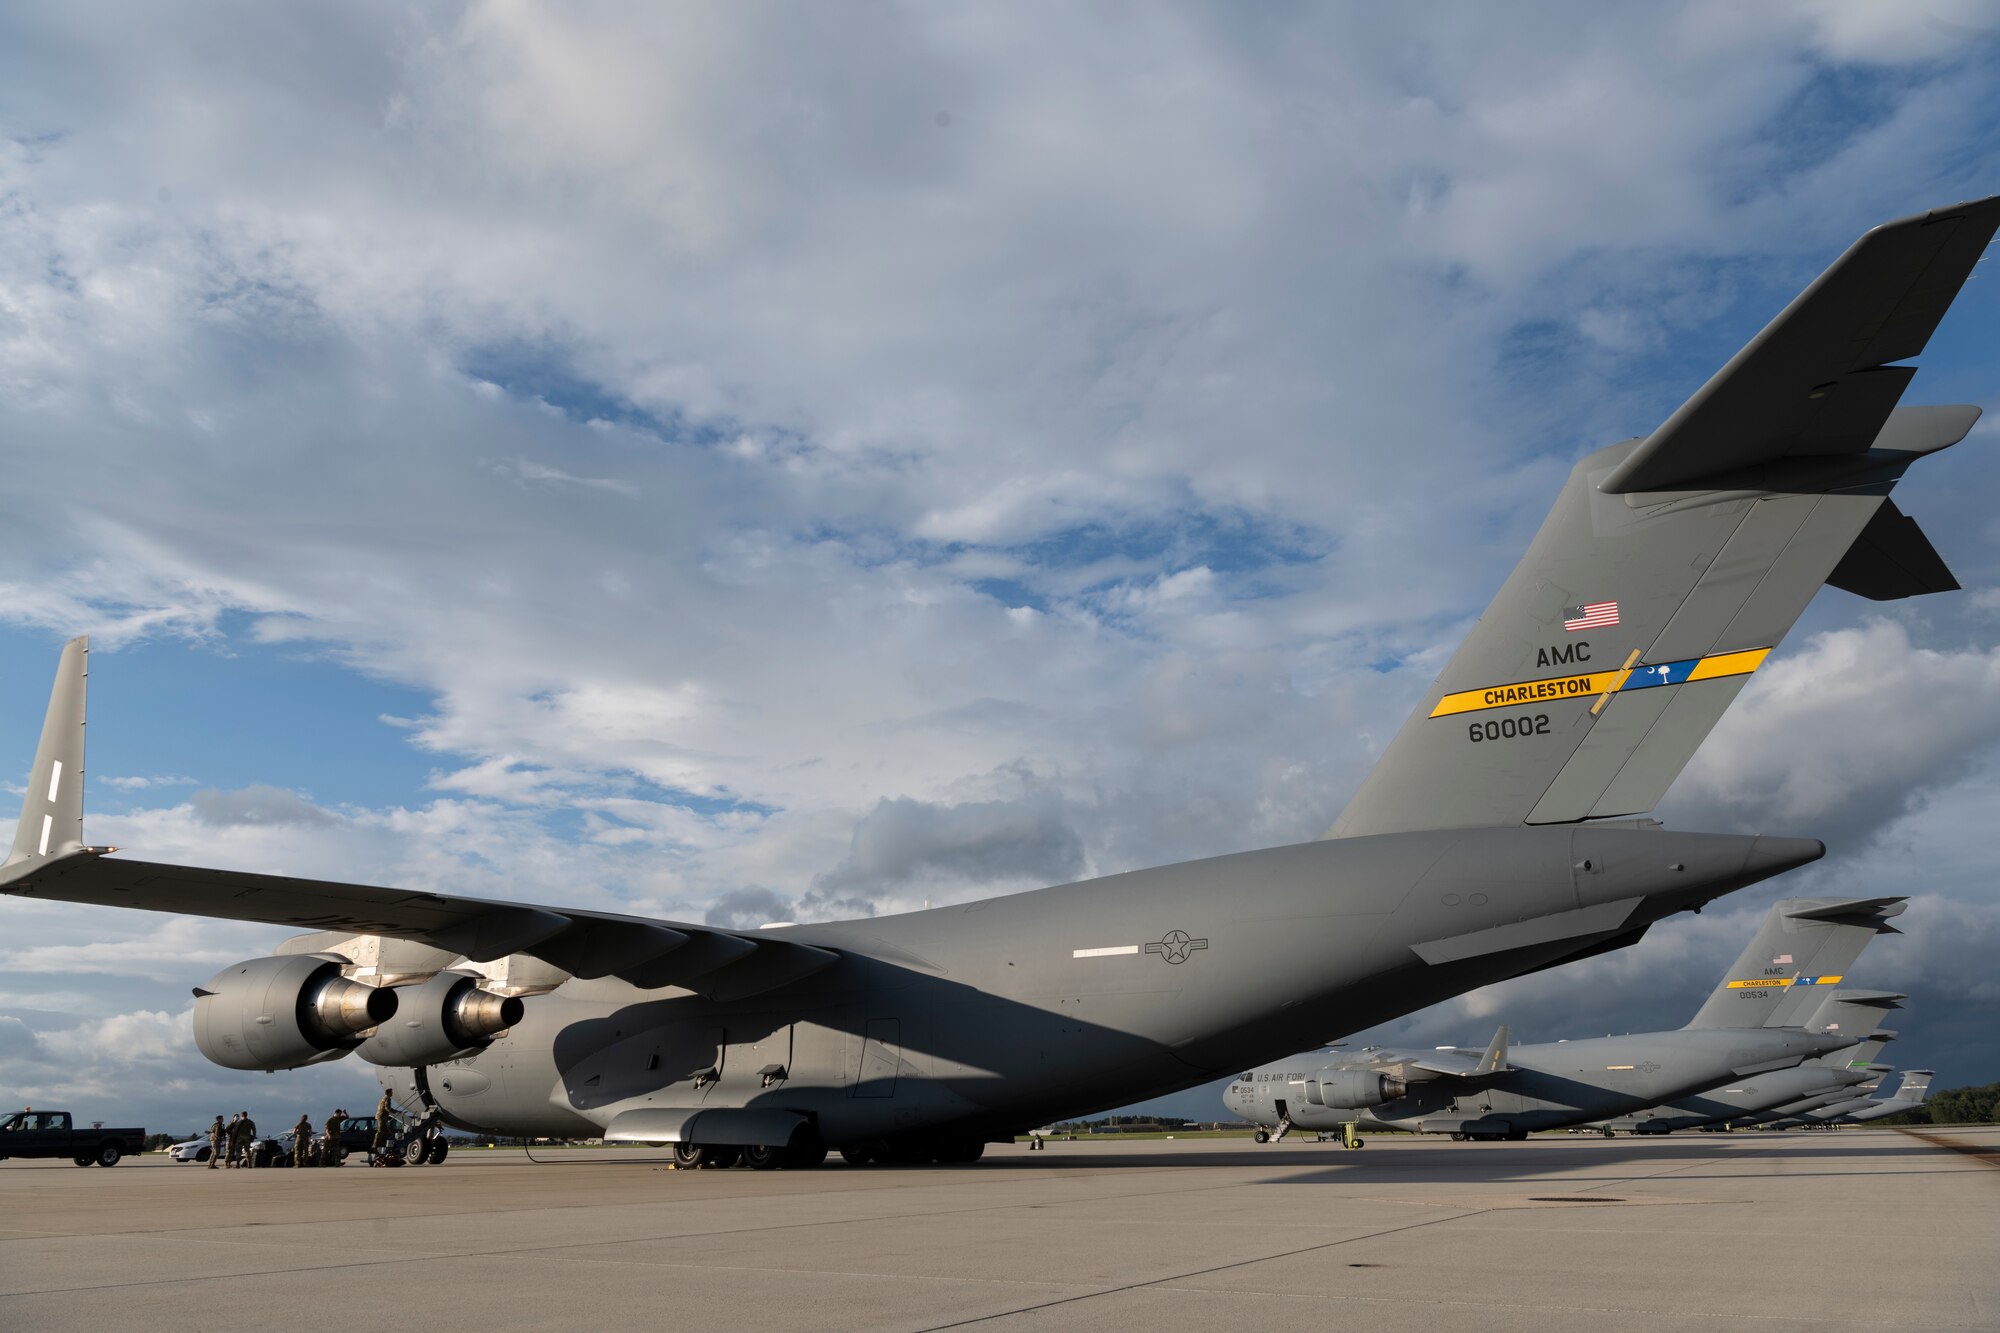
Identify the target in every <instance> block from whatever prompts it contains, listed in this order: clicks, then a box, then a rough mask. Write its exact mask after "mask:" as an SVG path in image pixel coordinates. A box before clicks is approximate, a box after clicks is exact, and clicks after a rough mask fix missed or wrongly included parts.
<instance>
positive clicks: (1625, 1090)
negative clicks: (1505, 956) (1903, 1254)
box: [1223, 898, 1931, 1148]
mask: <svg viewBox="0 0 2000 1333" xmlns="http://www.w3.org/2000/svg"><path fill="white" fill-rule="evenodd" d="M1903 907H1904V900H1903V899H1901V898H1848V899H1835V900H1822V899H1813V898H1788V899H1786V900H1784V901H1782V902H1779V903H1777V904H1775V905H1774V906H1773V907H1772V908H1771V910H1770V911H1769V912H1768V913H1767V914H1766V915H1765V917H1764V921H1763V925H1762V926H1761V927H1760V928H1759V930H1758V931H1757V933H1756V935H1755V936H1753V937H1752V938H1751V940H1750V942H1749V944H1747V945H1746V946H1744V949H1743V952H1742V954H1741V955H1740V956H1739V957H1738V958H1737V959H1736V962H1735V963H1734V964H1733V965H1732V966H1731V967H1730V968H1729V970H1728V971H1727V972H1725V973H1724V974H1723V977H1722V980H1721V981H1720V982H1718V983H1717V984H1716V987H1715V990H1714V991H1713V993H1711V994H1710V995H1709V997H1708V1000H1707V1002H1706V1003H1704V1004H1703V1005H1702V1006H1701V1008H1700V1009H1699V1010H1697V1011H1696V1013H1695V1015H1694V1017H1693V1018H1691V1019H1689V1020H1688V1022H1687V1023H1686V1025H1685V1026H1683V1027H1680V1028H1677V1029H1674V1030H1672V1031H1668V1032H1640V1033H1628V1034H1626V1035H1624V1036H1618V1037H1594V1038H1586V1039H1583V1040H1570V1041H1555V1042H1544V1043H1538V1044H1535V1045H1523V1046H1510V1045H1509V1044H1508V1031H1507V1028H1506V1027H1505V1026H1502V1027H1501V1028H1500V1030H1499V1031H1498V1032H1496V1033H1494V1035H1493V1041H1492V1043H1491V1044H1490V1045H1489V1046H1487V1047H1486V1049H1485V1050H1483V1051H1479V1050H1465V1049H1460V1048H1457V1047H1449V1046H1444V1047H1438V1048H1436V1049H1434V1050H1414V1051H1406V1050H1391V1049H1386V1048H1382V1047H1368V1048H1366V1049H1363V1050H1360V1051H1355V1052H1353V1053H1346V1052H1342V1051H1340V1050H1337V1049H1336V1050H1329V1051H1321V1052H1316V1053H1312V1054H1307V1055H1301V1056H1295V1057H1293V1058H1292V1059H1290V1060H1286V1061H1281V1062H1279V1063H1277V1064H1275V1065H1271V1066H1268V1067H1266V1068H1263V1069H1255V1070H1250V1071H1248V1072H1246V1073H1245V1074H1243V1075H1242V1076H1241V1077H1240V1078H1238V1079H1237V1080H1236V1081H1235V1082H1234V1083H1232V1084H1230V1085H1229V1088H1228V1090H1227V1092H1225V1093H1224V1094H1223V1101H1224V1103H1225V1104H1226V1105H1227V1106H1228V1108H1229V1110H1230V1111H1231V1112H1232V1113H1233V1114H1235V1115H1236V1116H1237V1117H1238V1118H1239V1119H1242V1120H1246V1121H1249V1122H1251V1123H1253V1124H1255V1125H1257V1126H1259V1134H1258V1138H1259V1141H1260V1142H1262V1141H1276V1140H1278V1139H1282V1138H1283V1137H1284V1136H1285V1135H1286V1134H1288V1133H1290V1132H1292V1131H1293V1130H1295V1129H1296V1130H1303V1131H1308V1132H1313V1133H1316V1134H1318V1135H1320V1136H1322V1137H1324V1136H1325V1135H1326V1134H1328V1133H1331V1132H1338V1133H1339V1135H1340V1138H1341V1141H1342V1142H1343V1143H1345V1144H1346V1145H1347V1146H1348V1147H1350V1148H1358V1147H1360V1146H1361V1145H1362V1144H1363V1142H1365V1140H1363V1139H1362V1138H1361V1136H1360V1131H1362V1130H1371V1129H1372V1130H1388V1129H1396V1130H1407V1131H1412V1132H1418V1133H1432V1134H1449V1135H1451V1137H1452V1138H1453V1139H1455V1140H1460V1141H1464V1140H1481V1139H1486V1140H1498V1139H1522V1138H1526V1137H1527V1136H1528V1135H1529V1134H1530V1133H1533V1132H1535V1131H1537V1130H1549V1129H1576V1128H1583V1127H1587V1128H1591V1129H1595V1130H1597V1131H1598V1132H1600V1133H1602V1134H1604V1135H1606V1136H1607V1137H1608V1136H1610V1135H1613V1134H1615V1133H1617V1132H1618V1131H1619V1130H1621V1129H1622V1130H1627V1131H1630V1132H1632V1133H1635V1134H1671V1133H1672V1132H1673V1131H1675V1130H1677V1129H1732V1128H1744V1127H1748V1126H1752V1125H1788V1124H1800V1123H1805V1124H1830V1123H1833V1122H1836V1121H1841V1122H1854V1121H1866V1120H1875V1119H1880V1118H1881V1117H1883V1116H1886V1115H1894V1114H1895V1113H1896V1112H1898V1111H1904V1110H1908V1109H1910V1108H1912V1107H1915V1106H1920V1105H1922V1104H1923V1100H1924V1097H1925V1095H1926V1093H1927V1091H1928V1089H1929V1087H1930V1077H1931V1071H1929V1070H1922V1069H1918V1070H1910V1071H1908V1072H1907V1073H1905V1074H1904V1075H1903V1079H1902V1086H1901V1088H1900V1089H1899V1091H1898V1093H1897V1095H1896V1096H1895V1097H1893V1098H1890V1097H1876V1096H1871V1095H1870V1094H1871V1093H1873V1092H1876V1091H1878V1090H1879V1088H1880V1085H1881V1083H1882V1080H1883V1078H1884V1077H1885V1076H1886V1075H1888V1074H1890V1073H1893V1072H1894V1070H1893V1067H1892V1066H1889V1065H1884V1064H1878V1063H1876V1061H1877V1059H1878V1058H1879V1057H1880V1056H1881V1054H1882V1051H1883V1048H1884V1047H1885V1046H1887V1045H1888V1044H1889V1043H1890V1042H1892V1041H1894V1040H1895V1039H1896V1034H1895V1032H1894V1031H1892V1030H1891V1029H1889V1028H1887V1027H1885V1026H1883V1024H1884V1023H1885V1022H1886V1021H1887V1018H1888V1015H1889V1013H1890V1011H1892V1010H1895V1009H1899V1008H1901V1007H1902V1001H1903V1000H1905V999H1907V998H1908V997H1907V996H1905V995H1901V994H1898V993H1895V992H1892V991H1880V990H1862V989H1858V988H1856V987H1854V986H1852V985H1850V984H1848V983H1850V982H1851V981H1852V979H1853V974H1854V965H1855V963H1856V961H1857V960H1858V959H1859V958H1860V956H1861V951H1862V949H1863V948H1864V947H1866V946H1867V944H1868V943H1869V941H1870V940H1872V939H1874V937H1875V936H1876V935H1878V934H1895V933H1896V928H1895V927H1894V926H1892V925H1890V924H1889V920H1890V918H1891V917H1894V916H1897V915H1900V914H1901V913H1902V911H1903Z"/></svg>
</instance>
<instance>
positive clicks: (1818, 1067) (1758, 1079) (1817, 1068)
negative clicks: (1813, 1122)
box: [1592, 990, 1905, 1138]
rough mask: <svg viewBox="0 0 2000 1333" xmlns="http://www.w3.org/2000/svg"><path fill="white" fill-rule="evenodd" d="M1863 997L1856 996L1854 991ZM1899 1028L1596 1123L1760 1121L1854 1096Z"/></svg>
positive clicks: (1625, 1126) (1878, 1068)
mask: <svg viewBox="0 0 2000 1333" xmlns="http://www.w3.org/2000/svg"><path fill="white" fill-rule="evenodd" d="M1857 996H1859V997H1862V998H1860V999H1858V1000H1857V999H1856V998H1855V997H1857ZM1903 998H1905V997H1903V996H1900V995H1896V994H1894V993H1893V992H1890V991H1845V990H1837V991H1835V992H1833V994H1832V995H1831V996H1829V997H1828V1000H1829V1002H1830V1003H1832V1002H1838V1003H1842V1004H1859V1005H1863V1006H1866V1007H1868V1008H1873V1009H1877V1010H1885V1009H1895V1008H1900V1007H1901V1006H1900V1005H1898V1004H1897V1001H1898V1000H1901V999H1903ZM1895 1039H1896V1034H1895V1033H1894V1032H1891V1031H1889V1030H1887V1029H1884V1028H1877V1029H1876V1030H1875V1031H1873V1032H1871V1033H1869V1034H1868V1036H1867V1038H1866V1040H1864V1041H1862V1042H1861V1044H1860V1045H1858V1046H1852V1047H1849V1048H1848V1049H1846V1050H1842V1051H1835V1052H1833V1053H1832V1054H1830V1055H1822V1056H1820V1057H1819V1058H1818V1059H1817V1060H1807V1061H1806V1062H1805V1063H1804V1064H1800V1065H1794V1066H1793V1067H1792V1068H1790V1069H1773V1070H1769V1071H1767V1072H1764V1073H1758V1074H1753V1075H1751V1076H1750V1077H1748V1078H1740V1079H1731V1080H1730V1081H1729V1082H1728V1083H1726V1084H1723V1085H1722V1086H1720V1087H1714V1088H1709V1089H1706V1090H1705V1091H1702V1092H1695V1093H1689V1094H1688V1095H1687V1096H1685V1097H1679V1098H1676V1099H1675V1100H1674V1101H1672V1102H1669V1103H1666V1104H1664V1105H1661V1106H1649V1107H1647V1108H1646V1109H1645V1110H1643V1111H1634V1112H1633V1113H1632V1114H1630V1115H1624V1116H1618V1117H1615V1118H1613V1119H1611V1120H1604V1121H1594V1122H1592V1125H1593V1128H1596V1129H1599V1130H1601V1131H1602V1132H1603V1133H1604V1135H1605V1136H1606V1137H1607V1138H1608V1137H1610V1136H1611V1135H1612V1134H1615V1133H1616V1132H1618V1131H1619V1130H1621V1129H1622V1130H1626V1131H1629V1132H1631V1133H1633V1134H1671V1133H1673V1132H1674V1131H1675V1130H1680V1129H1702V1130H1727V1129H1731V1128H1733V1127H1736V1126H1739V1125H1747V1124H1752V1123H1756V1121H1757V1119H1758V1117H1760V1116H1761V1115H1762V1114H1763V1113H1764V1112H1766V1111H1774V1110H1776V1109H1777V1108H1779V1107H1784V1106H1790V1105H1792V1104H1793V1103H1795V1102H1799V1101H1802V1100H1804V1099H1806V1098H1814V1097H1824V1098H1828V1099H1835V1098H1843V1099H1844V1098H1847V1097H1851V1096H1852V1095H1853V1094H1854V1093H1855V1091H1857V1090H1858V1089H1859V1087H1860V1085H1862V1084H1864V1083H1867V1082H1868V1081H1869V1080H1870V1079H1874V1078H1879V1077H1880V1076H1881V1074H1882V1072H1883V1070H1884V1068H1885V1066H1883V1065H1878V1064H1876V1063H1875V1060H1876V1058H1877V1057H1878V1056H1880V1055H1881V1054H1882V1049H1883V1047H1885V1046H1887V1045H1888V1044H1889V1043H1890V1042H1892V1041H1894V1040H1895Z"/></svg>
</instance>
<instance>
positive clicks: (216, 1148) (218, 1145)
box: [208, 1115, 229, 1171]
mask: <svg viewBox="0 0 2000 1333" xmlns="http://www.w3.org/2000/svg"><path fill="white" fill-rule="evenodd" d="M228 1139H229V1127H228V1126H227V1125H225V1124H223V1123H222V1117H221V1116H219V1115H218V1116H216V1117H215V1123H214V1124H212V1125H210V1126H209V1127H208V1169H209V1170H211V1171H213V1170H215V1169H216V1168H217V1167H219V1166H221V1165H222V1158H223V1154H224V1153H225V1152H227V1151H228V1150H227V1149H226V1148H225V1147H224V1146H223V1145H224V1144H225V1143H227V1142H228Z"/></svg>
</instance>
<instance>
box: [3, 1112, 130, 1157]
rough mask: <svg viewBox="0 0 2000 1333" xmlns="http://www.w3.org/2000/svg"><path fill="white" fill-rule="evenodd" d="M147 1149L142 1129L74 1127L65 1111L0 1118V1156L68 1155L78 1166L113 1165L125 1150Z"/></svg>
mask: <svg viewBox="0 0 2000 1333" xmlns="http://www.w3.org/2000/svg"><path fill="white" fill-rule="evenodd" d="M144 1151H146V1131H145V1130H143V1129H125V1128H119V1129H106V1128H105V1127H104V1126H102V1125H91V1126H89V1127H88V1128H79V1127H77V1126H76V1125H75V1124H74V1123H73V1122H72V1121H71V1119H70V1113H69V1112H68V1111H16V1112H15V1113H14V1114H13V1115H10V1116H8V1117H7V1118H6V1119H5V1120H0V1159H4V1158H8V1157H67V1158H69V1159H70V1160H71V1161H72V1162H75V1163H76V1164H77V1165H78V1166H89V1165H91V1164H92V1163H93V1162H94V1163H96V1164H97V1165H98V1166H116V1165H118V1159H119V1158H121V1157H124V1156H125V1155H126V1154H128V1153H142V1152H144Z"/></svg>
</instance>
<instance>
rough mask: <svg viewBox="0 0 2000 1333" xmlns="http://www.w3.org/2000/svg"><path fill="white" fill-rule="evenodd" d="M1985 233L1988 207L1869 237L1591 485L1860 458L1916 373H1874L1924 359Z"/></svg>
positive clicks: (1991, 214)
mask: <svg viewBox="0 0 2000 1333" xmlns="http://www.w3.org/2000/svg"><path fill="white" fill-rule="evenodd" d="M1996 225H2000V197H1996V198H1990V199H1982V200H1978V201H1976V202H1973V203H1965V204H1959V205H1957V206H1955V207H1952V208H1941V209H1936V210H1934V211H1932V212H1929V213H1919V214H1917V215H1916V216H1914V217H1908V218H1904V219H1902V220H1900V221H1897V222H1887V223H1884V224H1882V225H1881V226H1879V227H1876V228H1874V229H1873V230H1872V231H1869V232H1868V233H1867V234H1866V235H1864V236H1862V237H1861V239H1860V240H1858V241H1856V242H1855V243H1854V244H1853V245H1851V246H1849V247H1848V248H1847V252H1846V253H1845V254H1843V255H1842V256H1841V257H1840V258H1839V259H1837V260H1835V261H1834V263H1833V265H1832V266H1831V267H1830V268H1828V269H1827V270H1826V271H1825V272H1824V273H1822V274H1820V276H1819V277H1818V279H1816V280H1815V281H1814V282H1813V284H1812V285H1811V286H1810V287H1807V288H1806V289H1805V290H1804V291H1803V292H1800V293H1799V295H1798V296H1797V297H1796V298H1794V299H1793V301H1792V303H1791V304H1790V305H1788V306H1786V307H1785V308H1784V310H1783V311H1781V312H1780V313H1779V315H1778V317H1777V318H1776V319H1773V320H1772V321H1771V322H1770V323H1769V324H1767V325H1766V326H1765V327H1764V330H1763V332H1761V333H1759V334H1758V335H1757V336H1756V337H1755V338H1753V339H1751V340H1750V342H1749V343H1748V344H1747V345H1746V346H1745V347H1744V348H1743V350H1742V351H1740V352H1738V353H1737V354H1736V355H1735V356H1734V357H1732V358H1730V360H1729V363H1728V364H1727V365H1725V366H1724V367H1723V368H1722V369H1721V370H1719V371H1717V372H1716V373H1715V375H1714V376H1713V377H1712V378H1711V379H1710V380H1709V381H1708V383H1706V384H1704V385H1702V387H1701V388H1700V389H1699V390H1697V391H1696V392H1695V395H1694V396H1693V397H1692V398H1689V399H1688V400H1687V401H1686V402H1685V403H1683V404H1681V406H1680V407H1679V408H1678V409H1677V410H1676V411H1675V412H1674V414H1673V415H1672V416H1670V417H1668V418H1667V419H1666V421H1665V422H1664V423H1663V424H1662V425H1661V426H1660V427H1659V429H1657V430H1655V431H1654V432H1653V433H1652V435H1651V436H1649V437H1648V438H1647V439H1646V441H1645V442H1644V443H1643V444H1641V445H1640V446H1639V447H1638V448H1637V449H1634V450H1633V451H1632V453H1631V454H1630V455H1628V456H1627V457H1626V459H1625V461H1624V462H1623V463H1621V464H1619V465H1618V467H1617V468H1615V469H1613V471H1612V472H1611V474H1610V475H1609V476H1607V477H1606V478H1605V479H1604V481H1603V482H1602V489H1603V490H1605V491H1607V492H1609V493H1612V494H1622V493H1626V492H1631V491H1664V490H1673V489H1677V488H1681V487H1684V486H1687V485H1688V484H1689V483H1691V482H1696V481H1699V480H1702V479H1705V478H1712V477H1714V476H1716V475H1717V474H1720V473H1727V472H1732V471H1736V470H1739V469H1742V468H1746V467H1752V466H1755V465H1757V464H1761V463H1770V462H1775V461H1777V460H1778V459H1781V458H1788V457H1800V456H1807V455H1824V454H1858V453H1861V452H1862V451H1863V450H1865V449H1867V448H1868V447H1869V446H1870V445H1871V444H1873V443H1874V442H1875V438H1876V436H1877V435H1878V434H1879V433H1880V432H1881V430H1882V428H1883V426H1884V425H1885V424H1887V422H1888V420H1889V414H1890V412H1891V411H1893V410H1894V409H1895V406H1896V401H1897V399H1899V398H1901V397H1902V394H1903V390H1904V389H1905V388H1906V387H1907V386H1908V385H1909V382H1910V377H1911V376H1913V375H1914V374H1916V370H1915V368H1914V367H1911V366H1894V365H1890V364H1888V363H1889V362H1892V361H1902V360H1905V359H1907V358H1909V357H1913V356H1915V355H1917V354H1918V353H1919V352H1921V351H1923V350H1924V344H1925V343H1927V342H1929V341H1930V336H1931V333H1932V332H1933V331H1934V330H1935V329H1936V328H1937V326H1938V321H1939V320H1940V319H1942V318H1943V317H1944V312H1945V311H1946V310H1947V309H1948V308H1949V307H1950V306H1951V302H1952V298H1953V297H1955V296H1957V295H1958V289H1959V288H1960V287H1961V286H1963V285H1964V283H1965V280H1966V277H1967V276H1968V275H1969V274H1970V273H1971V272H1972V266H1973V265H1974V264H1976V263H1977V262H1978V261H1979V256H1980V252H1981V251H1983V250H1984V249H1985V248H1986V244H1987V242H1988V241H1990V240H1992V238H1993V232H1994V228H1995V226H1996ZM1931 410H1932V411H1933V412H1948V411H1952V410H1953V409H1931ZM1968 424H1969V423H1968ZM1959 433H1960V434H1961V435H1962V434H1963V431H1961V432H1959ZM1919 447H1921V445H1920V444H1919Z"/></svg>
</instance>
